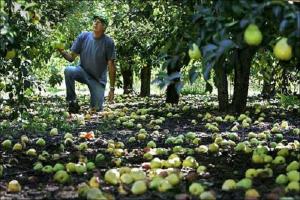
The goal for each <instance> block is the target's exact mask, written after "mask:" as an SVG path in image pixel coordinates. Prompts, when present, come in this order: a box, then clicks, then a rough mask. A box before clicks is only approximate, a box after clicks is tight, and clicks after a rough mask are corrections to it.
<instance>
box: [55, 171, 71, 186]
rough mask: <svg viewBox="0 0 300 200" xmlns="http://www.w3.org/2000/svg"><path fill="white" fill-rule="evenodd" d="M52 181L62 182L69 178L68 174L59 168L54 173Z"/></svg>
mask: <svg viewBox="0 0 300 200" xmlns="http://www.w3.org/2000/svg"><path fill="white" fill-rule="evenodd" d="M53 179H54V181H56V182H58V183H61V184H64V183H66V182H68V181H69V180H70V176H69V174H68V173H67V172H66V171H65V170H59V171H57V172H56V173H55V174H54V177H53Z"/></svg>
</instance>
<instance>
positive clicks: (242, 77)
mask: <svg viewBox="0 0 300 200" xmlns="http://www.w3.org/2000/svg"><path fill="white" fill-rule="evenodd" d="M255 52H256V49H255V48H246V49H238V50H237V51H236V52H235V62H234V63H235V64H234V75H235V76H234V91H233V99H232V104H231V110H232V111H233V112H236V113H242V112H244V111H245V109H246V105H247V97H248V88H249V77H250V67H251V61H252V59H253V56H254V54H255Z"/></svg>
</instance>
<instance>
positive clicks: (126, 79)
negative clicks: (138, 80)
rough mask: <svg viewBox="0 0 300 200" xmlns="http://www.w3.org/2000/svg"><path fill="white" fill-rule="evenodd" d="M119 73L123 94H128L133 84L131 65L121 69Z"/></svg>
mask: <svg viewBox="0 0 300 200" xmlns="http://www.w3.org/2000/svg"><path fill="white" fill-rule="evenodd" d="M121 74H122V77H123V90H124V94H129V93H131V92H132V86H133V71H132V68H131V66H130V67H128V68H125V69H121Z"/></svg>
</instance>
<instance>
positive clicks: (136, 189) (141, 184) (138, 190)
mask: <svg viewBox="0 0 300 200" xmlns="http://www.w3.org/2000/svg"><path fill="white" fill-rule="evenodd" d="M146 191H147V184H146V182H145V181H143V180H139V181H136V182H134V183H133V184H132V186H131V192H132V193H133V194H135V195H140V194H143V193H145V192H146Z"/></svg>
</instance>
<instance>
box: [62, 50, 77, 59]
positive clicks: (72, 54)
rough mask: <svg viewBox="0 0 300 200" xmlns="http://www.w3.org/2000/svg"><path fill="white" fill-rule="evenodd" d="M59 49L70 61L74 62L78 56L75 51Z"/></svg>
mask: <svg viewBox="0 0 300 200" xmlns="http://www.w3.org/2000/svg"><path fill="white" fill-rule="evenodd" d="M58 51H59V53H60V54H61V55H62V56H63V57H64V58H65V59H66V60H67V61H69V62H73V61H74V60H75V58H76V57H77V56H78V54H76V53H74V52H73V51H72V52H71V53H68V52H67V51H65V50H63V49H58Z"/></svg>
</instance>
